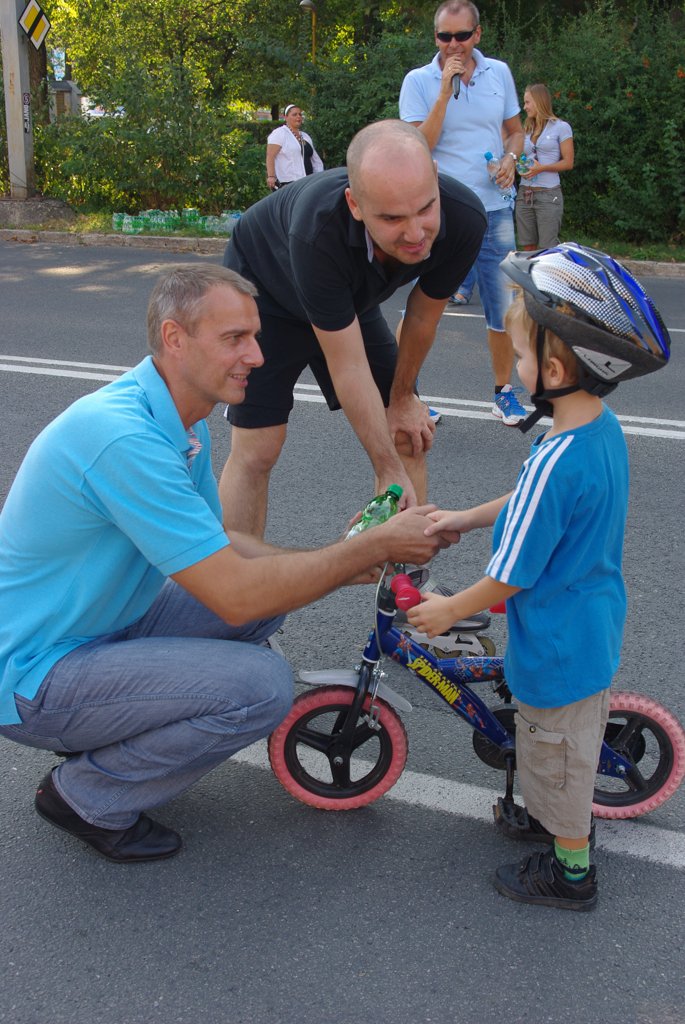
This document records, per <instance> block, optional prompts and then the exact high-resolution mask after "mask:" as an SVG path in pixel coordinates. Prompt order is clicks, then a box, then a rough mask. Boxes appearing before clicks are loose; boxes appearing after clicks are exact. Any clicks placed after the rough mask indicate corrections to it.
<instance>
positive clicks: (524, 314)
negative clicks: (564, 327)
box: [504, 287, 578, 384]
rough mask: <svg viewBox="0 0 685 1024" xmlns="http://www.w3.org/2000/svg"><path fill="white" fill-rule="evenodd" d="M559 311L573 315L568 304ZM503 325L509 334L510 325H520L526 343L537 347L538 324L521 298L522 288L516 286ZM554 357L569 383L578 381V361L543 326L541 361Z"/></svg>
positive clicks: (567, 348)
mask: <svg viewBox="0 0 685 1024" xmlns="http://www.w3.org/2000/svg"><path fill="white" fill-rule="evenodd" d="M559 310H560V312H563V313H565V314H566V315H567V316H573V315H574V313H573V310H572V309H571V307H570V306H567V305H566V304H563V305H562V306H559ZM504 326H505V328H506V330H507V333H508V334H511V328H512V327H520V328H521V330H522V331H523V332H524V334H525V335H526V337H527V338H528V343H529V344H530V347H531V348H532V349H535V348H536V347H537V339H538V325H537V323H536V321H535V320H533V318H532V316H531V315H530V313H529V312H528V310H527V309H526V305H525V302H524V300H523V289H522V288H518V287H517V288H516V289H515V295H514V301H513V302H512V303H511V305H510V306H509V308H508V309H507V312H506V314H505V317H504ZM552 357H554V358H555V359H558V360H559V362H560V363H561V365H562V366H563V367H564V369H565V371H566V375H567V377H568V378H569V383H570V384H576V383H577V381H578V361H577V359H576V357H575V355H574V353H573V352H572V351H571V349H570V348H569V347H568V345H566V344H565V343H564V342H563V341H562V340H561V338H560V337H558V335H556V334H555V333H554V332H553V331H550V329H549V327H547V328H545V340H544V344H543V346H542V362H543V365H544V364H545V363H549V360H550V359H551V358H552Z"/></svg>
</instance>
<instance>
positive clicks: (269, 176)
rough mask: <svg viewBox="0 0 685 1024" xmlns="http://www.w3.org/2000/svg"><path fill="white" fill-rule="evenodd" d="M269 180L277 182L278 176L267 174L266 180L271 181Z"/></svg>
mask: <svg viewBox="0 0 685 1024" xmlns="http://www.w3.org/2000/svg"><path fill="white" fill-rule="evenodd" d="M269 178H273V179H274V181H275V180H276V175H275V174H267V176H266V180H267V181H268V180H269Z"/></svg>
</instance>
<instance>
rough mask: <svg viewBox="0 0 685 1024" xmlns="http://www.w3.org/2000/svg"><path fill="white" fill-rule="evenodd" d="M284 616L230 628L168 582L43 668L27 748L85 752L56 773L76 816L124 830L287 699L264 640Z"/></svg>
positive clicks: (280, 662)
mask: <svg viewBox="0 0 685 1024" xmlns="http://www.w3.org/2000/svg"><path fill="white" fill-rule="evenodd" d="M282 621H283V616H280V617H278V618H276V619H268V620H266V619H265V620H262V621H258V622H252V623H249V624H248V625H245V626H241V627H233V626H229V625H227V624H226V623H225V622H224V621H223V620H222V619H220V618H218V616H216V615H214V613H213V612H210V611H209V610H208V609H207V608H206V607H205V606H204V605H203V604H200V602H198V601H196V600H195V599H194V598H193V597H191V596H190V594H188V593H187V591H185V590H183V588H182V587H179V586H178V585H177V584H176V583H174V582H173V581H172V580H167V582H166V583H165V585H164V587H163V588H162V591H161V592H160V594H159V596H158V597H157V599H156V601H155V602H154V603H153V604H152V606H151V608H150V609H149V611H148V612H147V613H146V614H145V615H144V616H143V617H142V618H141V619H139V620H138V622H136V623H134V625H132V626H130V627H129V628H128V629H125V630H121V631H120V632H118V633H113V634H110V635H108V636H104V637H100V638H99V639H97V640H93V641H91V642H90V643H87V644H83V645H82V646H81V647H78V648H76V650H74V651H72V652H71V653H70V654H67V655H65V657H64V658H62V659H61V660H60V661H58V662H57V664H56V665H54V666H53V668H52V669H51V670H50V672H49V673H48V675H47V676H46V677H45V679H44V680H43V683H42V685H41V687H40V690H39V691H38V693H37V695H36V697H35V698H34V699H33V700H26V699H24V698H22V697H17V698H16V703H17V710H18V712H19V714H20V716H21V719H22V724H21V725H6V726H0V734H2V735H3V736H6V737H7V738H8V739H12V740H15V741H17V742H18V743H23V744H25V745H27V746H32V747H41V748H43V749H47V750H65V751H83V753H80V754H79V755H78V756H74V757H70V758H68V759H67V760H66V761H65V762H64V763H63V764H60V765H59V767H58V768H56V769H55V771H54V773H53V779H54V782H55V786H56V788H57V790H58V791H59V793H60V794H61V796H62V797H63V798H64V799H65V800H66V802H67V803H68V804H69V805H70V806H71V807H72V808H73V810H75V811H76V813H77V814H78V815H80V817H82V818H84V819H85V820H86V821H89V822H91V823H92V824H95V825H99V826H101V827H102V828H113V829H119V828H128V827H129V826H130V825H133V824H134V822H135V821H136V820H137V818H138V815H139V814H140V812H141V811H144V810H148V809H149V808H151V807H156V806H158V805H159V804H163V803H166V802H167V801H169V800H172V799H173V798H174V797H176V796H178V795H179V794H180V793H182V792H183V791H184V790H186V789H187V788H188V787H189V786H191V785H192V784H193V783H194V782H196V781H197V780H198V779H199V778H201V777H202V776H203V775H205V774H206V773H207V772H208V771H210V770H211V769H212V768H214V767H215V766H216V765H218V764H220V763H221V762H222V761H225V760H226V759H227V758H229V757H230V756H231V754H234V753H235V752H236V751H238V750H241V749H242V748H243V747H246V746H248V745H249V744H250V743H254V742H255V741H256V740H258V739H261V738H262V737H264V736H268V735H269V733H270V732H272V731H273V730H274V729H275V727H276V726H277V725H278V724H279V722H281V721H282V720H283V718H284V717H285V715H286V714H287V713H288V710H289V708H290V705H291V703H292V688H293V687H292V673H291V671H290V667H289V665H288V663H287V662H286V661H284V659H283V658H282V657H281V656H280V655H278V654H275V653H274V652H273V651H271V650H269V648H267V647H264V646H262V645H263V642H264V641H265V640H266V639H267V638H268V637H269V636H271V634H272V633H273V632H274V631H275V630H276V629H277V628H278V627H279V625H280V624H281V622H282Z"/></svg>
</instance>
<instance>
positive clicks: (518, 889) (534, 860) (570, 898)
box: [495, 849, 597, 910]
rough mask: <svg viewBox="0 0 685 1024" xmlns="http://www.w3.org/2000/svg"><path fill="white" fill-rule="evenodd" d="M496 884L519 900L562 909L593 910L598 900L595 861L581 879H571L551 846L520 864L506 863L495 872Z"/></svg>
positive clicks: (519, 901)
mask: <svg viewBox="0 0 685 1024" xmlns="http://www.w3.org/2000/svg"><path fill="white" fill-rule="evenodd" d="M495 888H496V889H497V891H498V892H501V893H502V895H503V896H508V897H509V899H510V900H516V901H517V902H518V903H532V904H534V905H535V906H540V907H557V908H558V909H559V910H592V908H593V907H594V906H595V904H596V903H597V875H596V872H595V868H594V866H593V865H591V866H590V870H589V871H588V873H587V875H586V876H585V878H583V880H582V881H581V882H569V881H568V879H567V878H566V877H565V876H564V868H563V866H562V865H561V864H560V863H559V861H558V860H557V858H556V857H555V856H554V851H553V850H551V849H549V850H545V851H544V852H542V853H531V855H530V857H527V858H526V859H525V860H523V861H521V862H520V863H519V864H504V865H503V866H502V867H500V868H497V871H496V872H495Z"/></svg>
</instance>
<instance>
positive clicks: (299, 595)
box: [173, 505, 440, 626]
mask: <svg viewBox="0 0 685 1024" xmlns="http://www.w3.org/2000/svg"><path fill="white" fill-rule="evenodd" d="M434 507H435V506H433V505H424V506H422V507H421V508H419V509H416V508H413V509H408V510H407V511H405V512H400V513H398V514H397V515H396V516H393V517H392V518H391V519H389V520H388V521H387V522H386V523H383V524H382V525H380V526H376V527H374V528H373V529H372V530H367V531H365V532H364V533H360V534H358V535H357V536H356V537H352V538H351V539H350V540H346V541H339V542H338V543H336V544H332V545H330V546H329V547H325V548H320V549H318V550H316V551H297V552H283V553H278V554H272V555H266V554H265V555H263V556H262V557H250V556H249V555H248V557H245V556H244V555H242V554H240V552H239V550H238V549H239V548H240V547H243V550H247V551H255V550H258V548H254V547H253V546H251V545H250V544H249V542H248V543H247V545H243V544H242V543H241V539H243V538H242V535H238V537H237V538H236V542H237V543H236V545H234V544H230V545H229V546H228V547H225V548H222V550H221V551H217V552H216V554H213V555H210V556H209V557H208V558H203V559H202V561H200V562H196V563H195V565H191V566H189V567H188V568H187V569H183V570H181V572H177V573H174V575H173V579H174V580H175V581H176V582H177V583H178V584H180V585H181V586H182V587H184V588H185V589H186V590H187V591H188V592H189V593H191V594H192V595H193V597H195V598H197V600H198V601H201V602H202V603H203V604H204V605H206V606H207V607H208V608H210V609H211V610H212V611H213V612H214V613H215V614H216V615H218V616H219V617H220V618H222V619H224V620H225V621H226V622H230V623H231V624H232V625H236V626H239V625H243V624H244V623H246V622H251V621H253V620H254V619H262V618H267V617H270V616H273V615H279V614H281V613H283V612H288V611H293V610H294V609H296V608H301V607H303V606H304V605H306V604H309V603H311V602H312V601H315V600H317V598H320V597H323V596H324V594H328V593H330V592H331V591H332V590H335V589H336V588H338V587H340V586H344V585H345V584H346V583H349V582H351V581H353V580H354V579H355V578H356V577H358V576H359V575H360V574H361V573H363V572H364V571H365V570H368V569H371V568H373V567H375V566H376V565H378V564H379V563H381V564H382V563H383V562H386V561H391V562H412V563H418V564H422V563H423V562H425V561H427V560H428V559H429V558H432V557H433V555H434V554H436V553H437V551H438V550H439V548H440V541H439V539H437V538H435V537H426V534H425V531H426V528H427V526H428V525H429V520H428V519H427V518H426V515H425V513H427V512H429V511H432V510H433V509H434ZM252 539H253V538H249V541H252Z"/></svg>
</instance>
